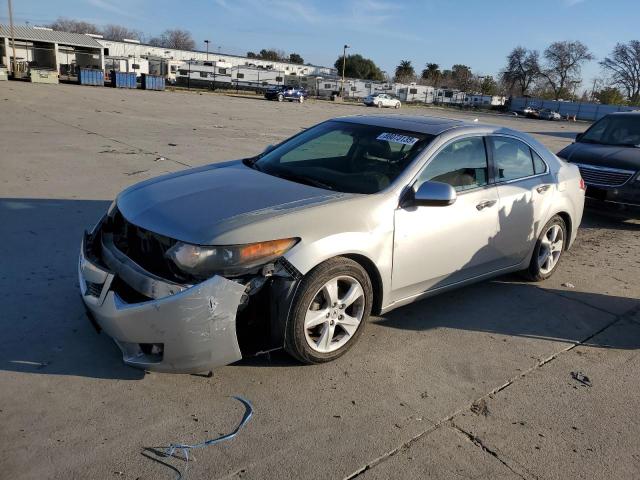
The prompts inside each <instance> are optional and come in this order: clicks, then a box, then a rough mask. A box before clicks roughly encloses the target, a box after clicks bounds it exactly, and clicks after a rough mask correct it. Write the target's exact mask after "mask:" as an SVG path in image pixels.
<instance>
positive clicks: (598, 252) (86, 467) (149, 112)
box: [0, 82, 640, 479]
mask: <svg viewBox="0 0 640 480" xmlns="http://www.w3.org/2000/svg"><path fill="white" fill-rule="evenodd" d="M364 112H367V113H378V112H377V111H373V110H366V109H364V107H361V106H352V105H334V104H329V103H316V102H313V101H310V102H307V103H305V104H303V105H299V104H289V103H285V104H278V103H272V102H266V101H262V100H259V99H250V98H234V97H229V96H224V95H211V94H202V95H200V94H198V93H189V92H165V93H160V92H146V91H125V90H116V89H108V88H104V89H103V88H92V87H80V86H73V85H31V84H27V83H18V82H2V83H0V114H1V117H0V152H2V157H1V159H0V166H1V167H2V175H1V176H0V194H1V195H0V225H2V227H1V228H2V233H3V235H2V236H0V267H1V268H0V312H2V314H1V315H0V325H1V326H2V331H3V334H2V335H1V336H0V386H1V388H0V444H2V445H3V446H5V450H4V454H3V455H2V457H0V471H1V472H3V473H2V475H3V476H4V475H6V476H7V477H8V478H14V479H23V478H24V479H27V478H132V479H135V478H138V479H152V478H154V479H155V478H174V477H175V471H172V470H170V469H169V468H167V467H166V466H163V465H161V464H159V463H157V462H154V461H152V460H150V459H149V458H147V457H145V456H144V455H143V454H144V453H148V452H145V451H144V450H143V449H144V448H146V447H157V446H162V445H167V444H168V443H170V442H177V441H179V442H195V441H200V440H203V439H206V438H211V437H212V436H215V435H217V434H219V433H225V432H227V431H229V430H231V429H232V428H233V427H234V426H235V423H236V422H237V421H238V420H239V418H240V416H241V414H242V407H241V406H239V405H238V404H237V402H235V401H234V400H232V399H229V398H228V397H229V396H230V395H236V394H239V395H243V396H245V397H246V398H248V399H249V400H251V401H252V402H253V404H254V406H255V409H256V411H255V417H254V418H253V419H252V420H251V422H250V423H249V424H248V425H247V427H246V429H244V430H243V431H241V433H240V435H239V436H238V437H237V438H236V439H235V440H233V441H232V442H229V443H225V444H220V445H217V446H214V447H210V448H208V449H205V450H201V451H197V452H195V459H192V461H191V462H190V463H189V476H190V478H323V479H324V478H357V477H362V478H457V477H461V478H505V479H507V478H516V479H518V478H527V479H529V478H589V479H592V478H616V479H618V478H638V477H639V476H640V448H639V447H638V442H637V437H638V434H639V433H640V424H639V422H638V420H637V419H636V416H635V413H636V410H637V406H638V405H639V404H640V398H639V397H640V385H639V384H638V382H637V381H636V378H637V371H638V366H639V363H640V360H639V357H638V349H639V348H640V317H639V316H638V308H639V307H638V306H639V305H640V300H639V298H640V282H639V281H638V279H639V278H640V255H639V254H640V235H639V234H638V233H639V232H640V222H638V221H637V220H630V219H624V218H618V217H611V216H608V215H602V214H599V213H595V212H591V211H589V212H588V213H587V214H586V216H585V219H584V221H583V225H582V227H581V230H580V233H579V236H578V240H577V243H576V245H575V247H574V248H573V249H572V250H571V251H570V252H569V253H568V254H567V255H566V256H565V258H564V259H563V261H562V263H561V265H560V268H559V270H558V272H557V273H556V275H555V276H554V277H553V278H551V279H550V280H548V281H546V282H544V283H540V284H530V283H525V282H522V281H521V280H520V278H518V277H517V276H508V277H501V278H498V279H496V280H493V281H490V282H484V283H481V284H477V285H474V286H470V287H467V288H464V289H461V290H458V291H454V292H450V293H447V294H443V295H440V296H438V297H434V298H431V299H428V300H425V301H423V302H419V303H416V304H413V305H410V306H407V307H405V308H402V309H398V310H396V311H394V312H392V313H390V314H389V315H386V316H385V317H380V318H374V319H372V321H371V322H370V324H369V325H367V330H366V331H365V332H364V335H363V336H362V338H361V340H360V342H359V344H358V345H356V346H355V347H354V349H353V350H352V351H350V352H349V354H348V355H347V356H345V357H343V358H341V359H339V360H338V361H336V362H334V363H331V364H327V365H319V366H301V365H299V364H297V363H296V362H295V361H293V360H291V359H290V358H289V357H287V356H286V355H285V354H283V353H281V352H275V353H272V354H270V355H264V356H260V357H256V358H252V359H245V360H243V361H241V362H239V363H237V364H234V365H230V366H228V367H224V368H221V369H219V370H217V371H216V372H215V374H214V376H213V378H203V377H197V376H185V375H162V374H147V375H145V374H144V373H143V372H140V371H137V370H133V369H131V368H128V367H125V366H124V365H122V363H121V361H120V357H119V352H118V350H117V348H116V347H115V346H114V345H112V344H111V342H110V341H109V339H108V338H106V337H105V336H103V335H100V336H99V335H96V334H95V332H94V331H93V329H92V327H91V326H90V324H89V323H88V322H87V321H86V319H85V318H84V314H83V309H82V305H81V302H80V300H79V298H78V293H77V279H76V271H75V270H76V260H77V249H78V245H79V240H80V237H81V234H82V231H83V229H85V228H87V227H89V226H90V225H91V224H92V223H93V222H95V221H96V220H97V219H98V217H99V216H100V215H101V214H102V213H103V212H104V210H105V209H106V208H107V207H108V205H109V203H110V202H111V199H112V198H113V197H114V196H115V195H116V194H117V193H118V191H120V190H121V189H122V188H124V187H126V186H128V185H130V184H132V183H135V182H137V181H140V180H143V179H145V178H150V177H153V176H156V175H159V174H161V173H164V172H168V171H175V170H179V169H182V168H185V167H186V166H196V165H201V164H204V163H209V162H215V161H221V160H226V159H232V158H239V157H242V156H245V155H251V154H255V153H257V152H259V151H261V150H262V149H263V148H264V147H265V146H266V145H267V144H269V143H276V142H278V141H280V140H282V139H284V138H286V137H287V136H290V135H292V134H294V133H296V132H298V131H300V129H301V128H305V127H308V126H310V125H312V124H314V123H317V122H319V121H321V120H324V119H326V118H330V117H333V116H338V115H347V114H357V113H364ZM401 112H402V113H423V114H428V115H444V116H453V117H464V118H474V117H479V118H480V120H481V121H489V122H493V123H499V124H504V125H507V126H511V127H515V128H519V129H522V130H525V131H528V132H531V133H533V134H534V135H536V136H537V137H538V138H539V139H540V140H541V141H542V142H544V143H545V144H547V145H548V146H549V147H550V148H551V149H552V150H553V151H558V150H559V149H560V148H561V147H562V146H564V145H566V144H567V143H569V142H570V141H571V140H570V138H571V136H572V135H573V134H574V133H575V132H577V131H581V130H582V129H584V128H585V125H584V124H568V123H561V122H544V121H535V120H527V119H521V118H511V117H507V116H500V115H475V114H471V113H465V112H459V111H453V110H440V109H427V108H403V109H402V110H401ZM569 284H572V285H573V288H572V287H570V286H568V285H569ZM572 372H582V373H584V374H585V375H587V376H588V377H589V379H590V381H591V386H584V385H583V384H581V383H579V382H577V381H576V380H574V379H573V378H572V377H571V373H572ZM165 460H166V461H167V462H168V463H169V464H170V465H172V466H173V467H175V468H177V469H179V470H181V469H183V468H184V466H185V465H184V462H182V461H180V460H178V459H174V458H171V459H165Z"/></svg>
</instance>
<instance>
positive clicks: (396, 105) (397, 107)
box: [394, 102, 400, 110]
mask: <svg viewBox="0 0 640 480" xmlns="http://www.w3.org/2000/svg"><path fill="white" fill-rule="evenodd" d="M394 108H395V109H396V110H397V109H399V108H400V102H398V103H396V104H395V107H394Z"/></svg>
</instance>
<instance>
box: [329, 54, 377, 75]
mask: <svg viewBox="0 0 640 480" xmlns="http://www.w3.org/2000/svg"><path fill="white" fill-rule="evenodd" d="M342 59H343V57H342V55H340V56H339V57H338V59H337V60H336V62H335V63H334V66H335V67H336V69H337V70H338V73H340V74H342ZM344 72H345V76H347V77H350V78H362V79H364V80H374V81H382V80H384V74H383V73H382V70H380V68H378V66H377V65H376V64H375V63H374V62H373V60H370V59H368V58H364V57H363V56H362V55H360V54H357V53H356V54H353V55H347V59H346V62H345V69H344Z"/></svg>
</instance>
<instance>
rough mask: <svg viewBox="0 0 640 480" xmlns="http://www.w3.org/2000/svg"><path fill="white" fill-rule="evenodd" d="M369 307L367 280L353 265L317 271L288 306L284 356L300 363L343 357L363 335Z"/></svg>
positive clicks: (330, 263) (345, 262) (337, 263)
mask: <svg viewBox="0 0 640 480" xmlns="http://www.w3.org/2000/svg"><path fill="white" fill-rule="evenodd" d="M372 301H373V288H372V286H371V280H370V279H369V276H368V275H367V272H366V271H365V270H364V269H363V268H362V267H361V266H360V265H359V264H358V263H357V262H354V261H353V260H351V259H348V258H344V257H336V258H332V259H330V260H327V261H326V262H324V263H322V264H320V265H318V266H317V267H315V268H314V269H313V270H311V271H310V272H309V273H308V274H307V275H305V277H304V278H303V279H302V281H301V283H300V286H299V287H298V290H297V292H296V295H295V297H294V298H293V300H292V302H291V308H290V310H289V319H288V322H287V327H286V329H287V330H286V334H285V350H286V351H287V352H289V353H290V354H291V355H292V356H294V357H295V358H297V359H298V360H300V361H301V362H304V363H323V362H329V361H331V360H334V359H336V358H338V357H340V356H342V355H343V354H344V353H346V352H347V350H349V349H350V348H351V347H352V346H353V344H355V343H356V341H357V339H358V338H359V337H360V335H361V334H362V331H363V329H364V326H365V323H366V322H367V320H368V318H369V315H370V313H371V305H372Z"/></svg>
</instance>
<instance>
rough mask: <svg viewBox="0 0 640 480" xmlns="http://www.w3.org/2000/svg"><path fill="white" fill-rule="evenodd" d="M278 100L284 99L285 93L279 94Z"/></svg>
mask: <svg viewBox="0 0 640 480" xmlns="http://www.w3.org/2000/svg"><path fill="white" fill-rule="evenodd" d="M278 101H279V102H282V101H284V95H282V94H279V95H278Z"/></svg>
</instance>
